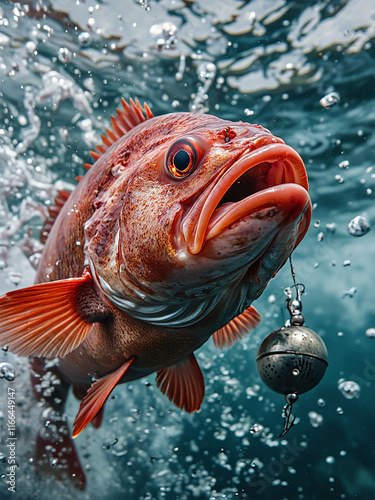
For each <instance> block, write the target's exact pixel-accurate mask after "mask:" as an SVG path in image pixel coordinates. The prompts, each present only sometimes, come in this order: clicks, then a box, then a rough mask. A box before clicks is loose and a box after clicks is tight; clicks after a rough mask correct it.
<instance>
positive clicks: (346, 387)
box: [338, 380, 361, 399]
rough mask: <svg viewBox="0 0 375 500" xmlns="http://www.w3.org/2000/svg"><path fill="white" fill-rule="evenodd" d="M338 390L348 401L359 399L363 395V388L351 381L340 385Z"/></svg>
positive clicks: (344, 381)
mask: <svg viewBox="0 0 375 500" xmlns="http://www.w3.org/2000/svg"><path fill="white" fill-rule="evenodd" d="M338 390H339V391H340V392H341V394H342V395H343V396H344V397H346V399H353V398H358V396H359V395H360V393H361V387H360V386H359V385H358V384H357V382H353V381H351V380H343V381H342V382H340V383H339V385H338Z"/></svg>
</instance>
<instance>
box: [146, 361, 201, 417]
mask: <svg viewBox="0 0 375 500" xmlns="http://www.w3.org/2000/svg"><path fill="white" fill-rule="evenodd" d="M156 385H157V386H158V387H159V389H160V390H161V392H162V393H163V394H166V395H167V396H168V398H169V399H170V400H171V401H172V402H173V403H174V404H175V405H176V406H178V407H179V408H181V409H183V410H186V411H187V412H188V413H192V412H194V411H197V410H199V409H200V407H201V404H202V401H203V397H204V380H203V375H202V372H201V369H200V368H199V365H198V363H197V360H196V359H195V356H194V354H190V356H189V357H188V358H186V359H185V360H183V361H181V362H180V363H178V364H176V365H173V366H169V367H168V368H163V369H162V370H159V371H158V372H157V374H156Z"/></svg>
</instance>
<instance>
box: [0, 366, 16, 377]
mask: <svg viewBox="0 0 375 500" xmlns="http://www.w3.org/2000/svg"><path fill="white" fill-rule="evenodd" d="M0 377H1V378H5V380H8V381H9V382H12V381H13V380H14V379H15V378H16V371H15V369H14V367H13V365H11V364H10V363H0Z"/></svg>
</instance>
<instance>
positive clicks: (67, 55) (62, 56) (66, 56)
mask: <svg viewBox="0 0 375 500" xmlns="http://www.w3.org/2000/svg"><path fill="white" fill-rule="evenodd" d="M57 57H58V58H59V61H60V62H62V63H64V64H67V63H68V62H69V61H70V59H71V58H72V53H71V52H70V50H69V49H67V48H66V47H60V48H59V51H58V53H57Z"/></svg>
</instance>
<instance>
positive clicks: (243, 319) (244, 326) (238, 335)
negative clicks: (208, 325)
mask: <svg viewBox="0 0 375 500" xmlns="http://www.w3.org/2000/svg"><path fill="white" fill-rule="evenodd" d="M259 322H260V314H259V313H258V311H257V310H256V309H254V307H252V306H251V307H249V308H248V309H246V310H245V311H244V312H243V313H242V314H240V315H239V316H237V317H236V318H234V319H232V321H231V322H230V323H228V324H227V325H226V326H224V327H223V328H220V330H218V331H217V332H215V333H214V334H213V335H212V340H213V341H214V344H215V345H216V347H218V348H219V349H224V347H231V346H232V345H233V344H235V343H236V342H237V340H240V339H242V337H244V336H245V335H246V334H248V333H249V332H250V331H251V330H254V328H255V327H256V326H258V324H259Z"/></svg>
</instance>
